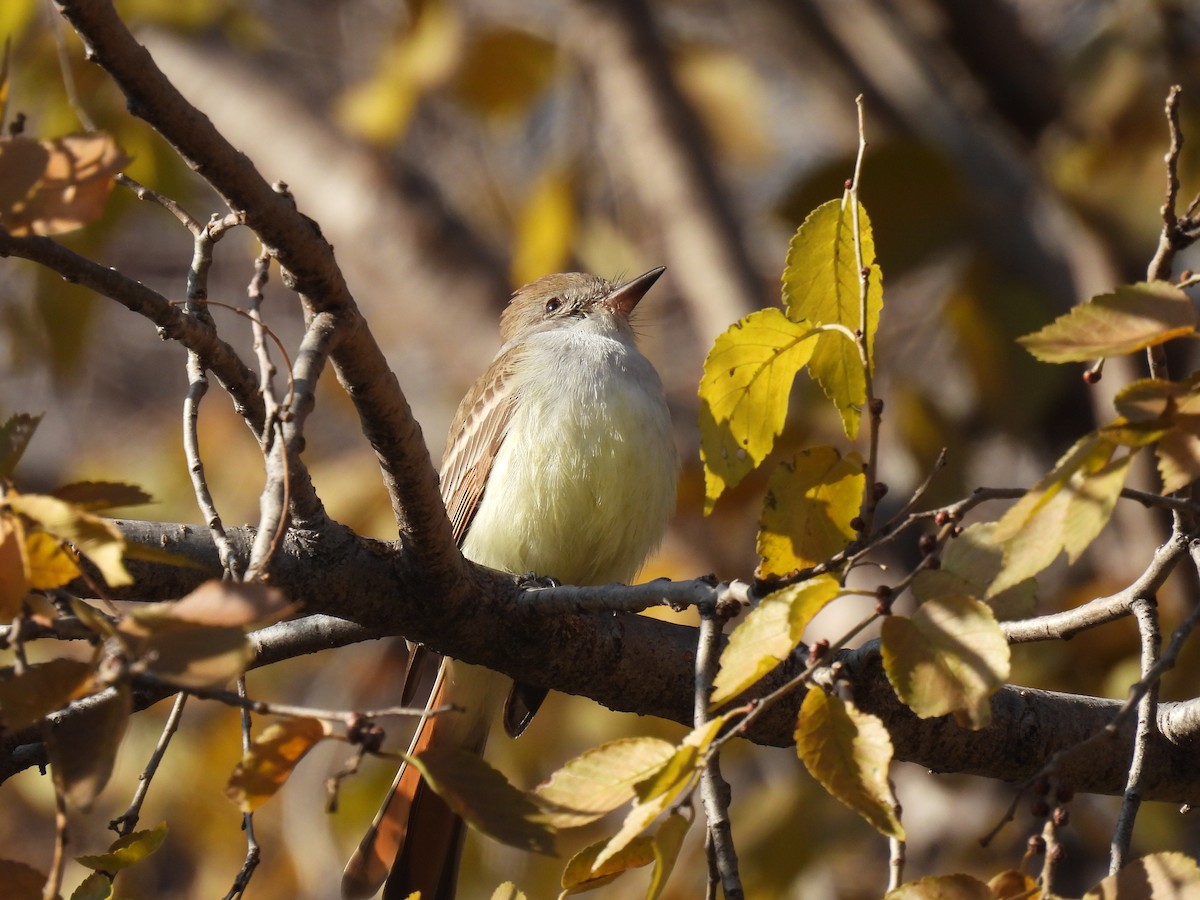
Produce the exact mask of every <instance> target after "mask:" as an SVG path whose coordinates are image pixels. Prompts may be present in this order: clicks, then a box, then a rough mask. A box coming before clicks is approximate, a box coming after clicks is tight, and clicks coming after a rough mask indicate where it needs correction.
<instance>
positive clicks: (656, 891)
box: [646, 812, 692, 900]
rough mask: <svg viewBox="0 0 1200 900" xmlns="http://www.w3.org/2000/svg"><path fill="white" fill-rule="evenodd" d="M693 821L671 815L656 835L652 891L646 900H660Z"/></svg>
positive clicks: (650, 890)
mask: <svg viewBox="0 0 1200 900" xmlns="http://www.w3.org/2000/svg"><path fill="white" fill-rule="evenodd" d="M691 827H692V820H691V819H689V818H688V817H687V816H684V815H681V814H679V813H677V812H675V813H671V815H669V816H667V818H666V819H664V820H663V823H662V825H660V826H659V827H658V831H657V832H655V834H654V874H653V875H651V876H650V889H649V890H648V891H647V892H646V900H658V897H659V896H660V895H661V894H662V892H663V889H664V888H665V887H666V886H667V879H669V878H670V877H671V872H672V870H674V868H675V861H676V860H677V859H678V858H679V851H680V849H681V848H682V847H683V839H684V838H685V837H687V833H688V829H689V828H691Z"/></svg>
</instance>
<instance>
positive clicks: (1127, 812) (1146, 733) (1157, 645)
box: [1108, 597, 1162, 875]
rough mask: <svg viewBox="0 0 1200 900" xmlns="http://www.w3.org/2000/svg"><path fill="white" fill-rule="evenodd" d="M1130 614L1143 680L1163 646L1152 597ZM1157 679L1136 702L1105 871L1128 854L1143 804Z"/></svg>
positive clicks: (1142, 599)
mask: <svg viewBox="0 0 1200 900" xmlns="http://www.w3.org/2000/svg"><path fill="white" fill-rule="evenodd" d="M1133 615H1134V618H1135V619H1136V620H1137V624H1138V636H1139V637H1140V638H1141V646H1142V652H1141V679H1140V680H1141V681H1142V682H1143V683H1146V682H1147V681H1148V680H1149V678H1150V673H1151V672H1152V671H1153V670H1154V667H1155V664H1156V663H1157V662H1158V654H1159V651H1160V650H1161V649H1162V635H1161V633H1160V632H1159V625H1158V609H1157V605H1156V604H1155V602H1154V599H1153V598H1152V597H1139V598H1138V599H1137V600H1135V601H1134V602H1133ZM1158 684H1159V683H1158V681H1157V680H1155V681H1154V682H1153V683H1152V684H1150V685H1149V686H1148V687H1147V689H1146V691H1145V693H1144V695H1143V696H1142V699H1141V700H1140V701H1139V702H1138V712H1137V729H1136V730H1135V732H1134V737H1133V754H1132V756H1131V758H1130V760H1129V773H1128V780H1127V781H1126V782H1125V795H1124V798H1123V799H1122V801H1121V813H1120V815H1119V816H1118V817H1117V824H1116V828H1114V829H1113V836H1112V842H1111V844H1110V857H1109V865H1108V871H1109V874H1110V875H1111V874H1115V873H1116V872H1117V871H1119V870H1120V869H1121V868H1122V867H1123V866H1124V865H1125V862H1126V860H1127V859H1128V857H1129V844H1130V841H1131V840H1132V839H1133V824H1134V821H1135V820H1136V819H1137V813H1138V808H1139V807H1140V806H1141V803H1142V778H1143V776H1144V773H1145V766H1146V751H1147V748H1148V747H1149V744H1150V741H1151V739H1152V738H1153V736H1154V730H1155V720H1156V718H1157V716H1158Z"/></svg>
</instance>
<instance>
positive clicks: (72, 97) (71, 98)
mask: <svg viewBox="0 0 1200 900" xmlns="http://www.w3.org/2000/svg"><path fill="white" fill-rule="evenodd" d="M50 18H51V21H50V29H51V31H53V32H54V47H55V49H56V51H57V52H58V68H59V71H60V72H61V73H62V83H63V91H64V92H65V93H66V95H67V104H68V105H69V106H70V107H71V111H72V112H74V113H75V116H76V118H78V119H79V124H81V125H82V126H83V130H84V131H95V130H96V123H95V122H93V121H92V117H91V116H90V115H88V111H87V110H86V109H84V108H83V104H82V103H81V102H80V101H79V91H77V90H76V89H75V75H74V73H73V72H72V71H71V57H70V55H69V54H68V53H67V42H66V39H65V38H64V37H63V29H62V22H61V21H60V20H59V17H58V16H51V17H50Z"/></svg>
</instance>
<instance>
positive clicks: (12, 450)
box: [0, 413, 42, 480]
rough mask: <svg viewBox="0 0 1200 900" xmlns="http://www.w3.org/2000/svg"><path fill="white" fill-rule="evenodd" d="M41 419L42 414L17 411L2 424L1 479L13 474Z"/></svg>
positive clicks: (0, 443) (0, 433) (0, 444)
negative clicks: (34, 414) (35, 414)
mask: <svg viewBox="0 0 1200 900" xmlns="http://www.w3.org/2000/svg"><path fill="white" fill-rule="evenodd" d="M41 421H42V417H41V416H31V415H28V414H26V413H17V415H15V416H9V417H8V419H7V420H6V421H5V423H4V424H3V425H0V480H4V479H6V478H8V477H9V476H11V475H12V473H13V469H15V468H16V467H17V463H19V462H20V461H21V456H22V455H23V454H24V453H25V448H26V447H28V446H29V441H30V440H31V439H32V438H33V433H34V432H35V431H37V427H38V423H39V422H41Z"/></svg>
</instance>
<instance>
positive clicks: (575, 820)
mask: <svg viewBox="0 0 1200 900" xmlns="http://www.w3.org/2000/svg"><path fill="white" fill-rule="evenodd" d="M674 753H675V747H674V745H673V744H671V743H669V742H668V741H663V740H659V739H658V738H650V737H641V738H624V739H621V740H616V741H609V742H608V743H606V744H601V745H600V746H599V747H595V748H592V749H590V750H586V751H584V752H583V753H581V754H580V755H579V756H577V757H575V758H574V759H573V760H571V761H570V762H568V763H567V764H566V765H565V766H563V767H562V768H561V769H559V770H558V771H557V772H555V773H554V774H553V775H551V776H550V778H549V779H548V780H547V781H545V782H544V783H542V784H540V785H538V786H537V788H535V789H534V791H533V794H532V798H533V801H534V802H535V803H537V804H538V805H539V806H541V807H542V809H543V811H544V813H545V818H546V820H547V821H548V822H549V823H550V824H552V825H554V826H555V827H556V828H575V827H578V826H580V825H586V824H587V823H588V822H594V821H595V820H596V819H598V818H600V817H601V816H603V815H605V814H606V813H608V812H611V811H612V810H614V809H616V808H617V807H618V806H621V805H622V804H625V803H628V802H629V800H631V799H632V798H633V796H634V785H636V784H638V783H639V782H641V781H645V780H646V779H647V778H649V777H650V776H651V775H653V774H654V773H655V772H657V771H659V770H660V769H661V768H662V767H663V766H664V765H665V764H666V763H667V761H668V760H670V759H671V757H672V756H673V755H674Z"/></svg>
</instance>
